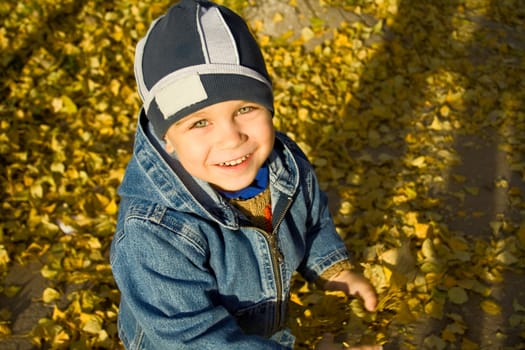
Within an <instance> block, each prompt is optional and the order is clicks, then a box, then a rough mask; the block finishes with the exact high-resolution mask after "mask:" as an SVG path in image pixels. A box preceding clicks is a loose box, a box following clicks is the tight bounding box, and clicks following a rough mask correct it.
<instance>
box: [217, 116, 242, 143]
mask: <svg viewBox="0 0 525 350" xmlns="http://www.w3.org/2000/svg"><path fill="white" fill-rule="evenodd" d="M246 139H247V135H246V134H245V133H244V132H243V130H242V127H241V126H240V125H239V123H237V122H236V120H235V119H230V120H227V121H223V122H222V123H220V126H219V127H218V128H217V143H218V145H219V147H220V148H222V149H233V148H236V147H238V146H240V145H241V144H242V143H243V142H244V141H246Z"/></svg>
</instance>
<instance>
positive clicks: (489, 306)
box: [481, 300, 501, 316]
mask: <svg viewBox="0 0 525 350" xmlns="http://www.w3.org/2000/svg"><path fill="white" fill-rule="evenodd" d="M481 309H482V310H483V311H484V312H485V313H486V314H489V315H491V316H498V315H500V314H501V307H500V306H499V305H498V304H497V303H496V302H495V301H493V300H483V301H482V302H481Z"/></svg>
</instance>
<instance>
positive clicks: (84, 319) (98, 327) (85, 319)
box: [80, 313, 102, 334]
mask: <svg viewBox="0 0 525 350" xmlns="http://www.w3.org/2000/svg"><path fill="white" fill-rule="evenodd" d="M80 322H81V323H82V330H83V331H85V332H88V333H91V334H98V333H99V332H100V331H102V318H101V317H100V316H98V315H93V314H86V313H81V314H80Z"/></svg>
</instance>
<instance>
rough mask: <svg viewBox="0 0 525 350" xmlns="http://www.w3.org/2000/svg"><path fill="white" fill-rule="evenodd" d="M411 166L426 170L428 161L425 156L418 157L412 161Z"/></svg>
mask: <svg viewBox="0 0 525 350" xmlns="http://www.w3.org/2000/svg"><path fill="white" fill-rule="evenodd" d="M410 165H411V166H413V167H416V168H424V167H426V159H425V157H424V156H420V157H417V158H415V159H412V161H410Z"/></svg>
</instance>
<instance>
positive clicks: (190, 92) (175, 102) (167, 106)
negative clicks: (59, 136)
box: [155, 74, 208, 119]
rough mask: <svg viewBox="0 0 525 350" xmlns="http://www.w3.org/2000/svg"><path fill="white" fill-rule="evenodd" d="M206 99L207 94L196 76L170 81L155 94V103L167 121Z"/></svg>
mask: <svg viewBox="0 0 525 350" xmlns="http://www.w3.org/2000/svg"><path fill="white" fill-rule="evenodd" d="M207 98H208V94H207V93H206V90H205V89H204V86H203V85H202V82H201V79H200V77H199V75H198V74H192V75H188V76H186V77H182V78H181V79H177V80H175V81H172V82H171V83H170V84H168V85H166V86H163V87H162V89H160V90H159V91H157V92H156V93H155V101H157V105H158V106H159V109H160V111H161V112H162V115H163V116H164V119H168V118H169V117H171V116H172V115H174V114H175V113H177V112H180V111H181V110H183V109H184V108H186V107H189V106H191V105H193V104H195V103H198V102H201V101H204V100H206V99H207Z"/></svg>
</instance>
